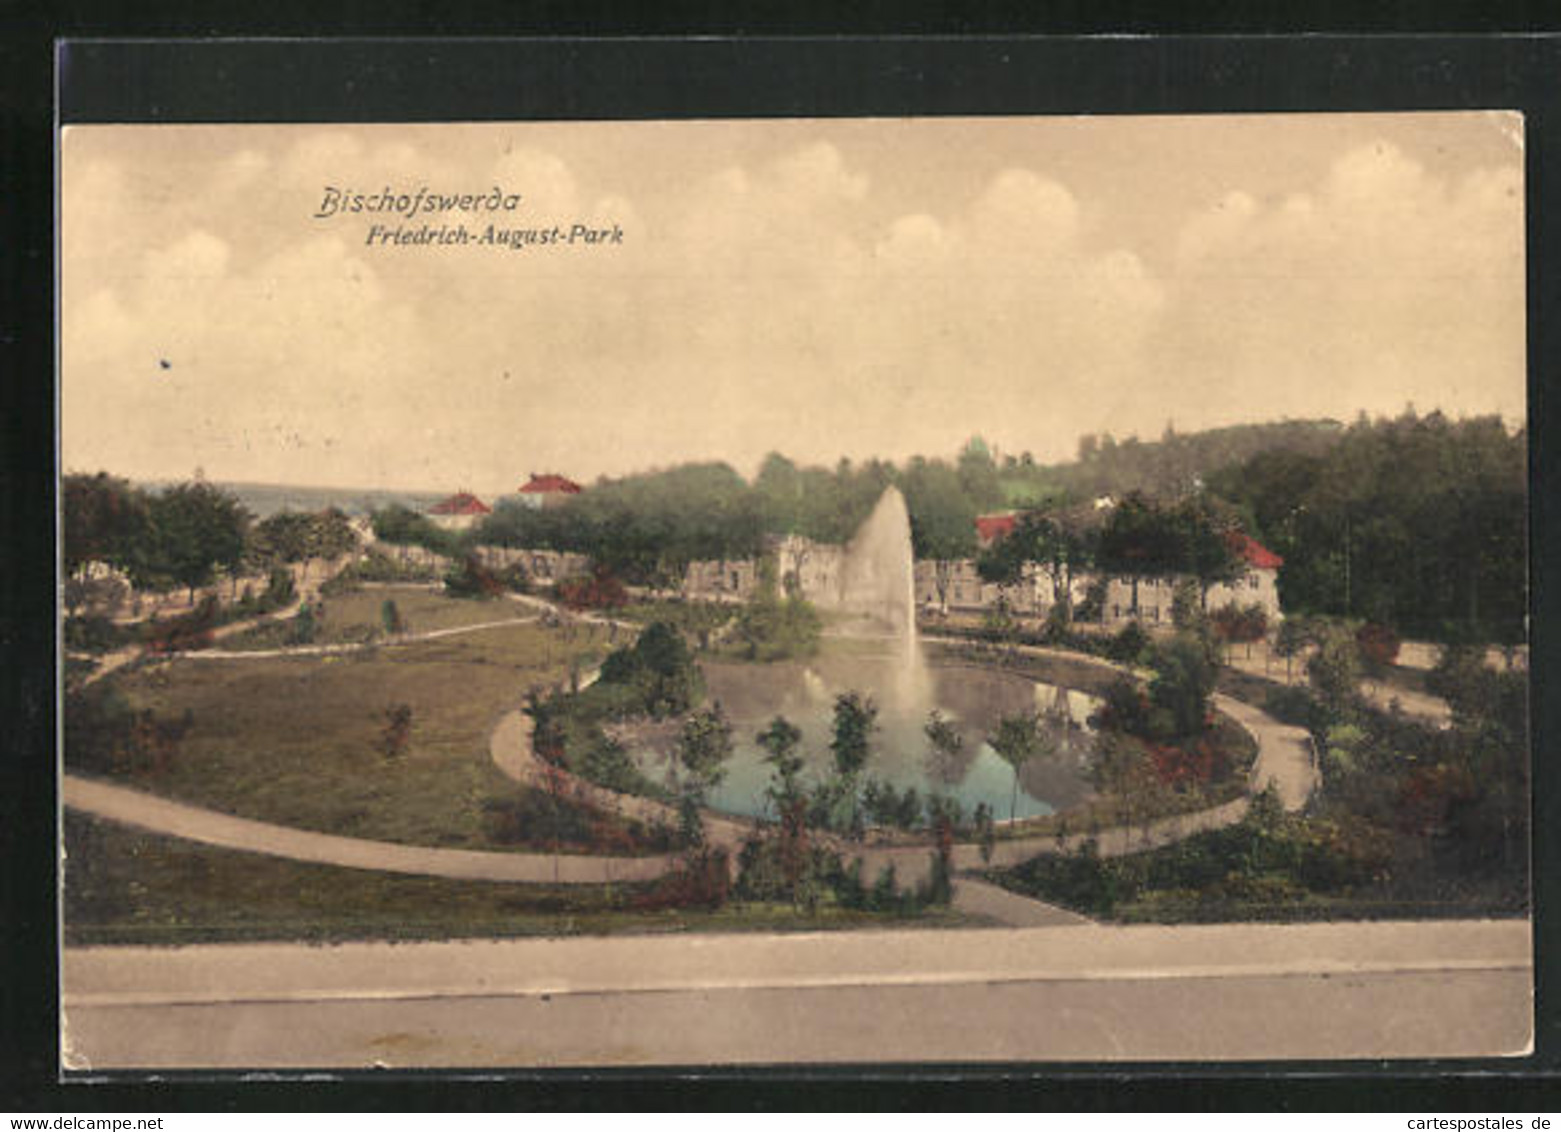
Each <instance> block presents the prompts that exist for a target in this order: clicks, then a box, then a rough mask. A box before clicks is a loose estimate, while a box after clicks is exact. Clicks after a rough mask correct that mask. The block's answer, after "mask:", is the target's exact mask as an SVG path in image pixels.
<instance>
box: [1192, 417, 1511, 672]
mask: <svg viewBox="0 0 1561 1132" xmlns="http://www.w3.org/2000/svg"><path fill="white" fill-rule="evenodd" d="M1527 447H1528V443H1527V435H1526V433H1524V432H1521V431H1520V432H1518V433H1516V434H1509V433H1508V431H1507V430H1506V428H1505V427H1503V425H1502V423H1501V421H1500V419H1499V418H1496V417H1480V418H1474V419H1469V420H1463V421H1456V422H1455V421H1451V420H1448V419H1447V418H1446V417H1444V416H1443V415H1442V414H1440V413H1432V414H1430V415H1428V416H1424V417H1420V416H1417V415H1416V414H1415V413H1413V412H1412V411H1411V412H1406V413H1404V414H1403V415H1402V416H1400V417H1398V418H1396V419H1392V420H1379V421H1376V422H1368V421H1366V420H1365V419H1361V420H1358V421H1357V422H1356V423H1355V424H1354V425H1352V426H1351V427H1350V428H1349V429H1347V430H1346V431H1345V432H1344V434H1343V435H1342V436H1341V437H1340V438H1339V440H1338V443H1336V444H1335V445H1333V446H1332V447H1331V448H1329V449H1328V450H1327V451H1326V452H1325V453H1321V454H1312V453H1306V452H1298V451H1272V452H1264V453H1260V454H1258V455H1256V456H1254V457H1252V458H1251V459H1249V460H1246V461H1244V462H1242V463H1240V464H1236V465H1232V466H1231V467H1228V468H1225V469H1223V470H1221V471H1220V472H1218V473H1216V474H1214V475H1212V476H1211V477H1210V478H1209V480H1208V487H1209V490H1210V491H1211V492H1214V493H1217V494H1218V495H1220V496H1222V497H1223V498H1225V499H1226V500H1228V501H1230V503H1231V504H1232V505H1233V506H1235V507H1236V508H1237V509H1238V511H1239V512H1240V513H1241V515H1242V517H1243V523H1244V525H1245V526H1246V528H1247V530H1248V531H1249V532H1251V533H1252V534H1253V535H1254V537H1256V538H1258V539H1259V540H1260V541H1262V542H1263V543H1264V544H1265V545H1267V546H1269V547H1270V548H1271V549H1273V550H1275V551H1277V552H1278V553H1280V554H1281V555H1283V556H1284V559H1285V565H1284V568H1283V569H1282V570H1281V571H1280V575H1279V589H1280V597H1281V600H1282V602H1283V604H1284V608H1285V611H1286V612H1287V613H1304V614H1323V615H1332V616H1339V617H1345V618H1352V619H1364V620H1368V621H1374V622H1378V623H1381V624H1384V625H1391V626H1393V627H1394V628H1396V629H1397V630H1398V631H1399V632H1400V633H1401V634H1402V635H1404V636H1408V637H1416V638H1425V639H1430V640H1436V641H1448V642H1460V641H1484V642H1492V641H1494V642H1499V643H1503V644H1515V643H1519V642H1521V641H1523V640H1524V639H1525V636H1526V614H1527V609H1528V585H1527V523H1526V517H1527Z"/></svg>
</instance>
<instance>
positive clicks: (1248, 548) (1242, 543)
mask: <svg viewBox="0 0 1561 1132" xmlns="http://www.w3.org/2000/svg"><path fill="white" fill-rule="evenodd" d="M1230 542H1231V549H1232V550H1234V551H1235V552H1236V556H1237V558H1239V559H1240V560H1241V562H1242V564H1243V565H1244V567H1245V569H1244V570H1243V571H1242V573H1241V574H1239V575H1237V576H1236V577H1235V578H1234V579H1232V580H1231V581H1229V582H1217V583H1215V584H1214V585H1211V586H1210V587H1209V590H1208V593H1207V594H1206V595H1205V598H1204V607H1205V608H1206V609H1208V610H1210V611H1213V610H1216V609H1222V608H1224V607H1225V606H1227V605H1235V606H1237V607H1238V608H1241V609H1246V608H1248V607H1250V606H1254V605H1255V606H1258V607H1259V608H1260V609H1262V610H1263V613H1264V614H1265V615H1266V616H1267V618H1268V622H1269V624H1270V625H1273V624H1275V623H1276V622H1278V621H1279V620H1280V619H1281V618H1282V617H1283V616H1284V615H1283V614H1282V613H1281V612H1280V609H1279V568H1280V567H1281V566H1283V565H1284V564H1285V560H1284V559H1283V558H1281V557H1280V556H1279V555H1277V554H1275V553H1274V552H1273V551H1272V550H1269V549H1268V547H1266V546H1264V545H1263V544H1262V543H1260V542H1258V541H1257V540H1256V539H1255V538H1252V537H1251V536H1250V535H1246V534H1242V533H1241V532H1239V531H1236V532H1232V533H1231V535H1230ZM1180 580H1181V579H1179V578H1175V577H1170V578H1142V579H1140V580H1139V583H1138V619H1139V620H1140V621H1142V622H1143V623H1144V625H1145V626H1146V627H1153V626H1155V625H1163V624H1169V623H1170V620H1171V598H1172V596H1173V595H1174V594H1175V592H1176V584H1177V582H1178V581H1180ZM1132 605H1133V590H1132V583H1131V582H1130V581H1129V580H1128V579H1126V578H1112V579H1110V580H1109V582H1108V583H1107V585H1106V599H1105V608H1104V611H1103V616H1102V620H1103V621H1104V622H1105V623H1106V624H1107V625H1121V624H1124V623H1126V622H1128V621H1130V620H1132V619H1133V614H1132Z"/></svg>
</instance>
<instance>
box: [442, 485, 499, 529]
mask: <svg viewBox="0 0 1561 1132" xmlns="http://www.w3.org/2000/svg"><path fill="white" fill-rule="evenodd" d="M492 513H493V508H491V507H489V506H488V505H487V504H486V503H484V502H483V501H482V500H480V499H478V498H477V497H476V496H475V495H473V494H472V493H471V492H469V491H458V492H456V493H455V494H454V495H452V496H450V498H448V499H442V500H440V501H439V502H438V503H435V504H434V505H433V506H432V507H430V508H429V509H428V517H429V518H430V519H432V520H433V521H434V524H435V525H436V526H440V527H443V528H444V529H445V530H449V531H464V530H466V529H467V528H468V527H474V526H476V525H477V524H478V523H480V522H481V521H482V518H483V516H485V515H491V514H492Z"/></svg>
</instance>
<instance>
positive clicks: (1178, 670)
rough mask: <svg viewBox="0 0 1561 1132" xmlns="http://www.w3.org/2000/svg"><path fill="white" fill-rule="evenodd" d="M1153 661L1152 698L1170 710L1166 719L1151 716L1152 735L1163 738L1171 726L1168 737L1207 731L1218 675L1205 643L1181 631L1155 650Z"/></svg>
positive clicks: (1164, 710)
mask: <svg viewBox="0 0 1561 1132" xmlns="http://www.w3.org/2000/svg"><path fill="white" fill-rule="evenodd" d="M1151 663H1152V664H1153V665H1154V668H1155V676H1154V679H1153V680H1152V681H1150V684H1149V699H1150V701H1151V702H1152V703H1153V704H1154V705H1155V707H1157V708H1159V709H1161V710H1162V711H1163V712H1165V713H1166V717H1164V718H1162V719H1159V720H1156V719H1151V721H1150V724H1151V726H1150V734H1151V736H1152V737H1159V736H1160V735H1161V734H1163V733H1164V732H1165V731H1166V729H1167V728H1169V735H1166V736H1165V737H1167V738H1176V739H1181V738H1185V737H1187V736H1190V735H1196V734H1198V733H1200V732H1201V731H1203V730H1204V729H1205V728H1206V727H1207V726H1208V724H1209V719H1208V714H1209V696H1210V695H1211V694H1212V693H1213V692H1214V683H1215V680H1216V679H1217V676H1218V674H1217V673H1216V672H1215V670H1214V666H1213V665H1212V664H1210V663H1209V658H1208V654H1207V652H1206V651H1205V649H1204V647H1203V645H1202V643H1201V642H1200V641H1198V640H1197V639H1196V638H1195V637H1192V636H1191V635H1189V634H1186V633H1179V634H1177V635H1176V636H1175V637H1173V638H1172V639H1171V640H1169V641H1167V642H1165V643H1164V644H1162V645H1160V646H1159V647H1158V648H1156V649H1155V650H1154V655H1153V657H1152V659H1151Z"/></svg>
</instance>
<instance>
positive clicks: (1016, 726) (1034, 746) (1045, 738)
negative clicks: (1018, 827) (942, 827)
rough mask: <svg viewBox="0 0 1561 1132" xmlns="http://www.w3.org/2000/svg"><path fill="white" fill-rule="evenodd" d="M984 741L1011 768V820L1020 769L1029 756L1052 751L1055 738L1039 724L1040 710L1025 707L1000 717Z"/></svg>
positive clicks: (1016, 805)
mask: <svg viewBox="0 0 1561 1132" xmlns="http://www.w3.org/2000/svg"><path fill="white" fill-rule="evenodd" d="M987 744H988V745H989V746H990V747H991V748H992V749H993V750H994V751H996V752H997V753H998V756H999V757H1001V758H1002V760H1003V761H1004V762H1005V763H1007V764H1008V765H1009V767H1010V768H1012V770H1013V772H1014V788H1013V797H1012V802H1011V805H1010V807H1009V814H1008V817H1009V820H1010V821H1011V820H1013V818H1014V817H1015V815H1016V814H1017V813H1018V806H1019V772H1020V771H1022V770H1023V769H1024V767H1025V764H1026V763H1028V762H1029V761H1030V760H1031V759H1033V758H1036V757H1038V756H1041V755H1050V754H1054V753H1055V752H1056V740H1055V738H1054V737H1053V736H1052V735H1051V734H1050V732H1048V731H1047V730H1046V729H1045V728H1043V727H1042V726H1041V716H1040V713H1039V712H1037V711H1028V712H1020V713H1018V714H1015V715H1005V716H1003V717H1002V718H1001V719H999V720H998V721H997V730H996V731H995V732H993V733H992V734H991V735H988V736H987Z"/></svg>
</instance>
